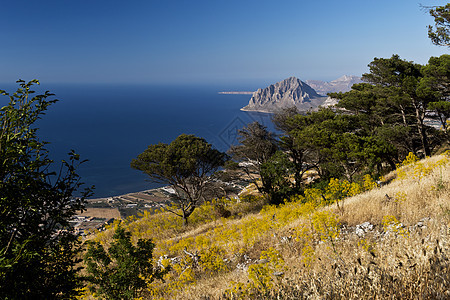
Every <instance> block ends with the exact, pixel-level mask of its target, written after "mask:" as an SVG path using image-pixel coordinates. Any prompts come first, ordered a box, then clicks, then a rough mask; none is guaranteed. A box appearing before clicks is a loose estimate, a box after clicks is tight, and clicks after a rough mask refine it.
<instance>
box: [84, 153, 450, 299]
mask: <svg viewBox="0 0 450 300" xmlns="http://www.w3.org/2000/svg"><path fill="white" fill-rule="evenodd" d="M381 181H382V184H381V186H380V185H379V184H377V183H376V182H375V181H374V180H373V179H372V178H370V177H369V176H366V177H365V178H364V181H362V182H361V183H359V184H358V183H349V182H346V181H339V180H332V181H331V182H330V184H329V185H328V186H327V187H326V188H325V189H323V190H318V189H314V188H310V189H306V190H305V195H304V196H295V197H292V198H291V199H289V201H287V202H286V204H283V205H280V206H265V205H264V199H263V198H262V197H258V196H251V197H244V200H240V201H239V200H236V199H217V200H214V201H212V202H208V203H206V204H204V205H202V206H201V207H200V208H198V209H197V210H196V211H195V212H194V214H193V215H192V216H191V217H190V220H189V221H190V224H189V226H187V227H186V226H183V221H182V219H181V218H179V217H176V216H175V215H173V214H170V213H167V212H160V213H157V214H145V215H143V216H141V217H140V218H130V219H127V220H126V221H123V222H122V226H124V227H125V228H126V230H128V231H130V232H131V233H132V236H133V239H135V240H137V239H139V238H151V239H152V240H153V241H154V242H155V244H156V248H155V250H154V253H153V254H154V266H155V267H160V268H169V270H170V271H169V272H168V273H167V274H166V275H165V278H164V279H165V280H164V282H162V281H159V280H155V281H153V282H150V281H149V284H148V290H147V291H145V292H144V294H143V299H449V298H450V260H449V259H450V258H449V256H450V240H449V236H450V228H449V226H450V155H449V154H448V153H447V154H444V155H439V156H434V157H431V158H427V159H425V160H419V161H417V160H416V158H415V157H413V156H408V158H407V159H406V160H405V161H404V163H403V165H402V166H400V167H399V168H398V170H397V171H395V172H392V173H390V174H388V175H386V176H385V177H384V178H382V180H381ZM116 226H118V222H116V223H114V224H112V225H111V227H110V228H109V229H108V230H106V231H104V232H100V233H97V234H96V236H95V239H96V240H98V241H100V242H102V243H104V244H108V243H109V242H110V240H111V236H112V233H113V229H114V227H116ZM86 297H88V296H86Z"/></svg>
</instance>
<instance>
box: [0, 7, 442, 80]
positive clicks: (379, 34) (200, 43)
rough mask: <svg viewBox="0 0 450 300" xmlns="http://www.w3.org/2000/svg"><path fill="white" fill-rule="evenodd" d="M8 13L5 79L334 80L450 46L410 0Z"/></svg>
mask: <svg viewBox="0 0 450 300" xmlns="http://www.w3.org/2000/svg"><path fill="white" fill-rule="evenodd" d="M419 1H420V0H419ZM420 3H421V4H423V5H443V4H446V1H421V2H420ZM1 12H2V14H1V17H0V40H1V41H2V45H1V47H0V82H3V83H6V82H7V83H11V82H14V81H15V80H17V79H18V78H22V79H24V80H29V79H33V78H38V79H40V80H41V82H46V83H58V82H62V83H67V82H74V83H124V84H127V83H146V84H161V83H162V84H166V83H186V84H190V83H202V82H205V83H229V84H233V83H245V82H273V81H278V80H282V79H284V78H287V77H289V76H297V77H299V78H301V79H302V80H307V79H320V80H332V79H335V78H337V77H339V76H341V75H344V74H348V75H361V74H362V73H364V72H367V64H368V63H370V62H371V61H372V60H373V58H374V57H390V56H391V55H392V54H399V55H400V56H401V57H402V58H404V59H407V60H413V61H415V62H418V63H422V64H424V63H426V62H427V60H428V58H429V57H430V56H439V55H441V54H444V53H448V49H446V48H441V47H437V46H434V45H432V44H431V42H430V40H429V39H428V38H427V28H426V27H427V25H429V24H432V21H433V19H432V18H431V17H430V16H429V15H428V14H427V13H426V12H425V11H423V10H421V9H420V6H419V2H415V1H411V0H394V1H392V0H377V1H369V0H359V1H353V0H352V1H347V0H342V1H335V0H333V1H332V0H324V1H311V0H310V1H303V0H278V1H275V0H272V1H268V0H239V1H235V0H227V1H219V0H208V1H203V0H201V1H200V0H199V1H197V0H190V1H186V0H183V1H181V0H180V1H174V0H172V1H171V0H158V1H156V0H143V1H142V0H129V1H123V0H122V1H114V0H109V1H105V0H76V1H75V0H72V1H69V0H54V1H49V0H42V1H2V4H1Z"/></svg>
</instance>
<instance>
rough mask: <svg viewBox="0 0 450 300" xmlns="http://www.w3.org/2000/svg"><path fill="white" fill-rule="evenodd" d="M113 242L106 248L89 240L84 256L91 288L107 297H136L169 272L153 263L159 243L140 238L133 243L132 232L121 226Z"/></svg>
mask: <svg viewBox="0 0 450 300" xmlns="http://www.w3.org/2000/svg"><path fill="white" fill-rule="evenodd" d="M112 239H113V242H112V243H111V245H110V247H109V249H107V250H106V251H105V248H104V247H103V245H102V244H100V243H98V242H95V241H89V242H88V246H89V247H88V250H87V252H86V254H85V256H84V260H85V263H86V266H87V272H88V274H89V276H88V277H87V279H88V280H89V282H90V285H89V288H90V290H91V291H92V292H93V293H94V294H97V295H99V296H101V297H104V298H105V299H116V300H121V299H135V298H137V297H138V296H139V295H140V293H141V292H142V290H143V289H144V288H145V287H146V286H147V284H149V283H151V282H152V281H153V280H154V279H161V278H162V276H163V275H164V274H165V272H163V271H160V270H159V269H157V268H156V269H155V268H153V266H152V252H153V248H154V247H155V244H153V243H152V241H151V240H148V239H147V240H145V239H139V241H138V242H137V245H136V246H133V244H132V243H131V234H130V233H129V232H126V231H125V230H124V229H123V228H122V227H120V226H118V227H117V228H116V230H115V232H114V235H113V237H112Z"/></svg>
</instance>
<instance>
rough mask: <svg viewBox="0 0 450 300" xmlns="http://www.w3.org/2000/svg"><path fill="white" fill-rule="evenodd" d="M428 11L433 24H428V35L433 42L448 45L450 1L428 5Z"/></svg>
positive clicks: (449, 35) (449, 39) (449, 36)
mask: <svg viewBox="0 0 450 300" xmlns="http://www.w3.org/2000/svg"><path fill="white" fill-rule="evenodd" d="M428 12H429V13H430V15H431V16H432V17H433V18H434V23H435V25H434V26H431V25H430V26H428V37H429V38H430V39H431V41H432V42H433V44H435V45H438V46H445V47H449V46H450V3H447V4H446V5H443V6H434V7H430V8H429V10H428Z"/></svg>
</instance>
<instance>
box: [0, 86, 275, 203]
mask: <svg viewBox="0 0 450 300" xmlns="http://www.w3.org/2000/svg"><path fill="white" fill-rule="evenodd" d="M2 88H3V87H2ZM8 88H14V89H15V87H8ZM41 88H43V89H45V90H50V91H51V92H52V93H54V94H55V95H56V96H55V97H56V98H57V99H59V100H60V101H59V102H57V103H55V104H53V105H51V106H50V107H49V109H48V111H47V112H46V115H45V116H43V117H42V119H41V120H39V121H38V123H37V126H38V127H39V131H38V135H39V137H40V138H41V139H42V140H45V141H48V142H50V144H49V145H48V146H47V148H48V149H49V151H50V157H51V158H52V159H54V160H55V161H56V162H58V161H59V162H60V161H61V160H62V159H65V158H67V155H66V154H67V153H68V152H69V151H70V150H71V149H74V150H75V151H76V153H78V154H80V155H81V158H82V159H88V160H89V161H88V162H87V163H85V164H83V165H82V166H81V167H80V168H79V170H78V171H79V174H80V175H81V176H82V181H83V182H84V183H85V185H86V186H91V185H95V195H94V196H93V198H101V197H110V196H115V195H121V194H125V193H131V192H137V191H142V190H146V189H150V188H155V187H158V186H159V185H157V184H155V183H152V182H149V181H148V179H147V176H146V175H145V174H143V173H141V172H140V171H137V170H134V169H131V167H130V161H131V160H132V159H133V158H135V157H136V156H137V155H138V154H139V153H141V152H143V151H144V150H145V149H146V148H147V146H148V145H150V144H155V143H159V142H164V143H170V142H171V141H172V140H173V139H175V138H176V137H177V136H178V135H180V134H182V133H186V134H195V135H197V136H199V137H203V138H205V139H206V140H207V141H208V142H209V143H211V144H213V145H214V146H215V147H216V148H217V149H219V150H221V151H226V150H228V149H229V147H230V145H232V144H236V142H237V140H236V137H237V130H238V129H241V128H242V127H244V126H245V125H246V124H248V123H250V122H253V121H258V122H260V123H262V124H263V125H265V126H267V127H268V128H269V129H271V130H273V125H272V123H271V121H270V115H268V114H264V113H248V112H242V111H240V108H242V107H243V106H245V105H247V103H248V101H249V99H250V97H251V95H223V94H219V93H218V92H219V91H227V90H247V91H252V90H255V89H256V87H255V86H249V87H245V86H242V87H231V86H228V87H227V86H169V85H166V86H149V85H147V86H146V85H62V84H52V85H48V84H47V85H45V86H43V87H41ZM3 89H5V88H3ZM8 90H9V91H12V90H11V89H8ZM1 101H2V105H3V103H4V101H6V99H2V100H1Z"/></svg>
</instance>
